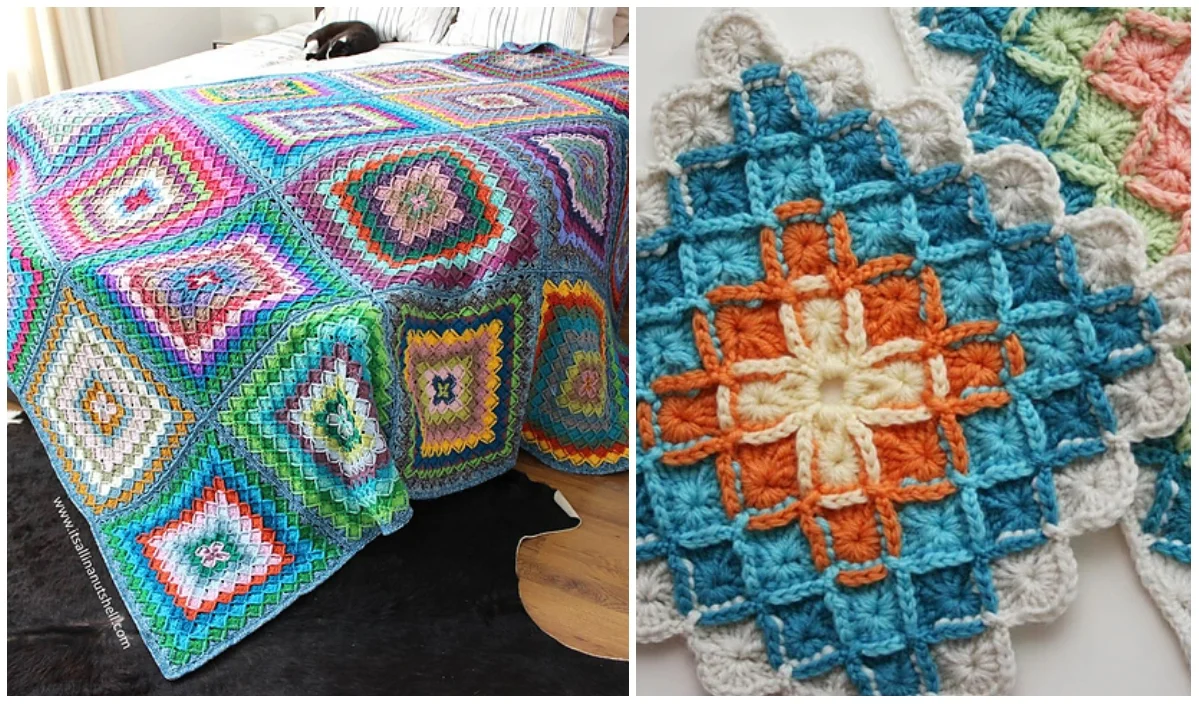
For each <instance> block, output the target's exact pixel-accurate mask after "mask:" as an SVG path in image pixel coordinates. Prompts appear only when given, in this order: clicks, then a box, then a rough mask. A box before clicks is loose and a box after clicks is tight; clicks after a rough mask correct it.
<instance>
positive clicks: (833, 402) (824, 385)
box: [820, 375, 845, 406]
mask: <svg viewBox="0 0 1199 704" xmlns="http://www.w3.org/2000/svg"><path fill="white" fill-rule="evenodd" d="M844 398H845V377H844V376H841V375H833V376H828V377H825V378H824V379H823V380H821V382H820V402H821V403H823V404H824V405H826V406H839V405H841V401H842V399H844Z"/></svg>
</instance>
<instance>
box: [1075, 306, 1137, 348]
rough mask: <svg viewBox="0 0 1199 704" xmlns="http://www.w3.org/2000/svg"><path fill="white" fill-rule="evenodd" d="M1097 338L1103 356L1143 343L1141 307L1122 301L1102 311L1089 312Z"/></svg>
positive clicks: (1088, 316) (1088, 315)
mask: <svg viewBox="0 0 1199 704" xmlns="http://www.w3.org/2000/svg"><path fill="white" fill-rule="evenodd" d="M1087 318H1089V319H1090V321H1091V327H1093V328H1094V329H1095V339H1096V341H1097V343H1098V345H1099V351H1100V353H1101V354H1102V356H1103V357H1107V356H1108V355H1110V354H1111V353H1112V352H1115V351H1116V350H1129V349H1132V348H1134V347H1137V346H1139V345H1141V344H1143V342H1144V340H1143V339H1142V334H1141V320H1140V318H1141V307H1140V306H1138V305H1136V304H1132V303H1120V304H1116V305H1115V306H1112V307H1109V308H1105V309H1103V310H1100V311H1092V312H1090V313H1088V314H1087Z"/></svg>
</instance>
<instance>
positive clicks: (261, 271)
mask: <svg viewBox="0 0 1199 704" xmlns="http://www.w3.org/2000/svg"><path fill="white" fill-rule="evenodd" d="M627 114H628V72H627V71H626V70H625V69H622V68H616V67H613V66H610V65H607V64H603V63H599V62H596V61H593V60H591V59H587V58H583V57H579V56H576V55H574V54H571V53H568V52H564V51H561V50H557V49H555V48H553V47H548V48H547V47H540V48H537V49H536V50H524V51H489V52H482V53H475V54H464V55H460V56H457V57H454V58H450V59H447V60H444V61H428V62H410V63H400V64H394V65H388V66H379V67H372V68H369V69H362V70H352V71H340V72H328V73H318V74H301V75H294V76H268V77H262V78H253V79H247V80H238V81H232V82H228V83H220V84H214V85H204V86H195V87H189V88H180V89H172V90H163V91H130V92H112V93H68V94H63V95H60V96H57V97H52V98H49V99H45V100H39V101H35V102H33V103H30V104H27V105H24V106H22V107H20V108H18V109H16V110H14V111H13V112H11V113H10V114H9V117H8V185H9V191H8V192H9V196H8V204H7V207H8V292H9V295H8V373H9V376H8V380H9V387H10V388H11V389H12V390H13V391H14V392H16V393H17V395H18V396H19V397H20V398H21V400H22V402H23V404H24V406H25V408H26V410H27V411H28V414H29V417H30V419H31V420H32V421H33V423H34V424H35V426H36V427H37V429H38V431H39V433H40V434H41V437H42V439H43V441H44V442H45V443H46V446H47V448H48V449H49V454H50V456H51V458H52V459H53V461H54V464H55V468H56V471H57V472H58V474H59V478H60V479H61V480H62V484H63V485H64V486H65V487H66V488H67V492H68V494H69V495H70V497H71V499H72V500H73V501H74V502H75V504H76V505H77V506H78V507H79V509H80V510H81V511H82V512H83V513H84V514H85V515H86V516H87V517H88V519H89V521H90V523H91V528H92V532H93V534H94V535H95V538H96V540H97V542H98V543H99V547H100V551H101V552H103V554H104V557H105V559H106V561H107V563H108V566H109V569H110V571H111V574H112V577H113V580H114V581H115V583H116V585H117V587H118V588H119V590H120V592H121V594H122V596H123V597H124V600H125V605H126V607H127V608H128V611H129V614H130V615H131V616H132V618H133V620H134V621H135V622H136V623H137V626H138V629H139V630H140V632H141V635H142V638H143V639H144V640H145V642H146V644H147V645H148V646H149V648H150V650H151V652H152V653H153V655H154V658H155V659H156V660H157V661H158V663H159V665H160V666H161V668H162V671H163V673H164V674H165V675H166V676H167V677H171V678H173V677H178V676H180V675H182V674H184V673H186V672H188V671H190V670H192V669H194V668H196V667H198V666H199V665H201V664H202V663H204V662H205V661H207V660H208V659H210V658H212V657H213V656H215V655H216V654H218V653H219V652H221V651H222V650H223V649H225V648H227V647H229V646H230V645H232V644H233V643H234V642H236V641H237V640H238V639H240V638H242V637H243V636H245V635H246V634H247V633H249V632H250V631H253V630H254V629H255V628H257V627H258V626H260V625H261V624H262V623H263V622H265V621H267V620H268V619H270V618H271V617H272V616H274V615H275V614H276V613H277V612H278V611H279V610H280V609H282V608H284V607H285V606H286V605H287V604H288V603H290V602H291V601H292V600H294V599H295V598H297V597H298V596H299V595H301V594H303V593H305V592H307V591H309V590H311V589H313V588H314V587H315V586H316V585H317V584H319V583H320V582H321V581H322V580H324V579H326V578H327V577H328V576H329V575H330V574H331V573H332V572H333V571H334V570H336V569H337V568H338V566H339V565H341V564H342V563H343V562H345V561H346V560H347V559H348V558H349V557H350V556H351V555H353V554H354V553H355V552H357V551H358V550H359V549H360V548H361V547H362V546H363V545H364V544H365V543H366V542H367V541H369V540H371V539H372V538H374V537H376V536H378V535H380V534H386V533H390V532H392V531H394V530H396V529H398V528H400V527H401V526H403V525H404V523H405V522H406V521H408V519H409V517H410V514H411V509H410V507H409V501H410V499H413V498H426V497H434V496H438V495H441V494H444V493H447V492H451V491H455V490H459V489H462V488H465V487H468V486H471V485H473V484H477V483H479V482H481V481H484V480H486V479H488V478H490V477H492V476H495V475H496V474H498V473H501V472H503V471H505V470H507V469H509V468H511V467H512V466H513V464H514V462H515V459H516V454H517V452H518V450H519V449H520V448H521V447H524V448H525V449H527V450H529V451H530V452H532V453H533V454H535V455H536V456H538V457H539V458H541V459H542V460H544V461H545V462H547V463H548V464H550V465H552V466H554V467H557V468H559V469H562V470H566V471H574V472H594V473H602V472H614V471H620V470H624V469H626V468H627V439H626V433H627V428H628V411H627V400H628V390H627V383H628V381H627V371H626V369H627V365H626V359H627V354H626V351H625V347H624V346H623V344H622V342H621V340H620V337H619V336H618V334H617V332H616V330H617V328H616V325H617V324H618V323H619V319H618V317H617V316H618V312H619V311H620V310H621V307H622V306H623V305H624V300H623V298H624V296H623V293H622V291H623V290H624V286H625V276H626V270H627V247H628V244H627V242H628V240H627V236H628V235H627V221H628V202H627V192H628V177H627V159H628V154H627V150H628V126H627V124H628V119H627ZM414 578H419V576H414Z"/></svg>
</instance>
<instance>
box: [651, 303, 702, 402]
mask: <svg viewBox="0 0 1199 704" xmlns="http://www.w3.org/2000/svg"><path fill="white" fill-rule="evenodd" d="M638 305H640V301H638ZM699 368H700V362H699V353H698V352H696V348H695V333H693V332H692V330H691V326H690V325H679V324H678V323H654V324H645V323H640V324H638V326H637V387H638V388H641V389H648V388H649V385H650V382H651V381H652V380H653V379H656V378H658V377H659V376H667V375H672V374H680V373H682V372H685V371H688V370H691V369H699Z"/></svg>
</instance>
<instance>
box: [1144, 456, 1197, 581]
mask: <svg viewBox="0 0 1199 704" xmlns="http://www.w3.org/2000/svg"><path fill="white" fill-rule="evenodd" d="M1190 474H1191V470H1190V466H1189V465H1188V466H1187V467H1186V478H1185V479H1183V480H1180V481H1176V483H1175V485H1174V488H1175V491H1176V492H1177V493H1176V494H1174V496H1173V499H1172V500H1170V501H1169V503H1168V505H1167V506H1166V508H1165V510H1164V511H1163V516H1162V522H1161V524H1160V525H1159V526H1158V533H1157V534H1158V536H1159V537H1160V539H1159V540H1158V541H1157V543H1155V544H1154V545H1153V547H1154V549H1156V550H1158V551H1159V552H1164V553H1166V554H1167V555H1173V556H1174V557H1175V558H1176V559H1177V558H1178V556H1179V554H1180V553H1181V551H1182V549H1183V548H1185V554H1186V560H1184V561H1185V562H1190V549H1191V479H1190ZM1158 495H1159V496H1163V499H1164V498H1165V497H1166V496H1168V495H1163V494H1162V491H1161V488H1160V487H1159V488H1158Z"/></svg>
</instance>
